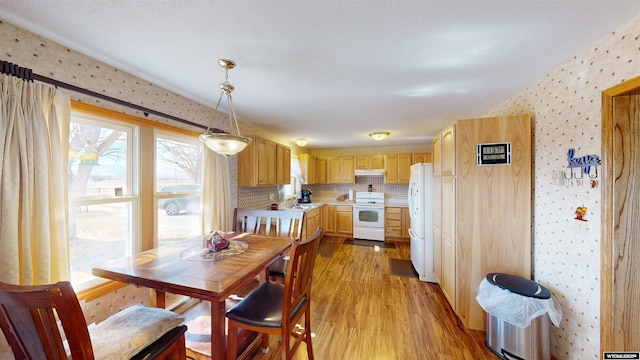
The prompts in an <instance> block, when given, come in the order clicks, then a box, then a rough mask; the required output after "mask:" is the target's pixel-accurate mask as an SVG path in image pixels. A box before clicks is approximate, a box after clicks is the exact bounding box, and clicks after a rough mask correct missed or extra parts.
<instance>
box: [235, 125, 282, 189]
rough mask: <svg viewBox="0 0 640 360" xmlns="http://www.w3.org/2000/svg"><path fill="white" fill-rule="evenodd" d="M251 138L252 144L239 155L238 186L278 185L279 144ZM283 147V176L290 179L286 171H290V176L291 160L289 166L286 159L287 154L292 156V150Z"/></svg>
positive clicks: (254, 137)
mask: <svg viewBox="0 0 640 360" xmlns="http://www.w3.org/2000/svg"><path fill="white" fill-rule="evenodd" d="M250 138H251V140H252V141H251V144H249V146H247V148H245V149H244V150H243V151H241V152H240V153H238V186H260V185H277V184H278V179H277V178H278V168H277V166H278V150H277V148H278V144H277V143H275V142H273V141H270V140H267V139H264V138H261V137H257V136H250ZM281 146H282V150H281V154H282V155H281V156H282V158H281V159H280V164H281V165H282V169H281V176H283V177H290V175H289V176H286V171H287V169H288V170H289V174H290V172H291V169H290V163H291V160H290V159H289V160H288V161H289V165H286V164H285V163H286V160H285V159H284V157H286V155H285V154H287V153H288V154H289V157H290V156H291V155H290V154H291V153H290V149H288V148H287V147H286V146H284V145H281ZM287 150H288V151H287ZM283 181H284V180H283ZM287 183H288V182H287Z"/></svg>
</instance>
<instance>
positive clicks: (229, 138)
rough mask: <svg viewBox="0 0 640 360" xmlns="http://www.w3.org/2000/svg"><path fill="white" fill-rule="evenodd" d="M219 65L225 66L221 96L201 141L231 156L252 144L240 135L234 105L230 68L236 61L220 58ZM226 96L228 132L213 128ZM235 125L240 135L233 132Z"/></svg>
mask: <svg viewBox="0 0 640 360" xmlns="http://www.w3.org/2000/svg"><path fill="white" fill-rule="evenodd" d="M218 65H220V66H222V67H223V68H225V81H224V82H223V83H221V84H220V97H219V98H218V103H217V104H216V108H215V110H214V116H213V118H211V122H210V123H209V126H208V127H207V131H205V132H204V133H202V134H200V141H202V142H203V143H204V144H205V145H206V146H207V147H208V148H209V149H211V150H213V151H215V152H216V153H218V154H221V155H224V156H229V155H235V154H237V153H239V152H240V151H242V150H244V148H245V147H247V145H249V144H251V139H250V138H248V137H244V136H242V135H240V128H239V127H238V119H236V111H235V109H234V107H233V98H232V96H231V92H232V91H233V90H234V89H235V88H234V87H233V85H231V84H230V83H229V69H233V68H234V67H235V66H236V63H235V62H233V61H232V60H229V59H220V60H218ZM225 97H226V98H227V102H228V104H229V107H228V112H229V126H230V127H231V130H230V132H226V131H224V130H220V129H211V125H213V121H214V119H215V118H216V115H217V114H218V107H220V103H221V102H222V99H223V98H225ZM234 125H235V129H236V132H237V133H238V135H233V133H232V131H233V127H234Z"/></svg>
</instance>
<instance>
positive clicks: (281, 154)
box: [276, 144, 291, 185]
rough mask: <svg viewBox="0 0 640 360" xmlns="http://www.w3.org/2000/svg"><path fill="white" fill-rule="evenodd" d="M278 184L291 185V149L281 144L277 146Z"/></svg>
mask: <svg viewBox="0 0 640 360" xmlns="http://www.w3.org/2000/svg"><path fill="white" fill-rule="evenodd" d="M276 182H277V184H278V185H285V184H289V183H291V148H289V147H288V146H284V145H281V144H276Z"/></svg>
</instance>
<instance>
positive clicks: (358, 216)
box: [353, 205, 384, 228]
mask: <svg viewBox="0 0 640 360" xmlns="http://www.w3.org/2000/svg"><path fill="white" fill-rule="evenodd" d="M353 226H354V227H356V226H359V227H376V228H384V207H380V206H366V205H365V206H361V205H353Z"/></svg>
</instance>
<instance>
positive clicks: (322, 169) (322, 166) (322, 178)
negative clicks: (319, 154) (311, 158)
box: [316, 158, 327, 184]
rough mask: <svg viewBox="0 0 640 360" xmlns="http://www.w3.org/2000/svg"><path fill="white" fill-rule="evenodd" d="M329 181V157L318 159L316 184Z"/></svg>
mask: <svg viewBox="0 0 640 360" xmlns="http://www.w3.org/2000/svg"><path fill="white" fill-rule="evenodd" d="M326 183H327V158H317V159H316V184H326Z"/></svg>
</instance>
